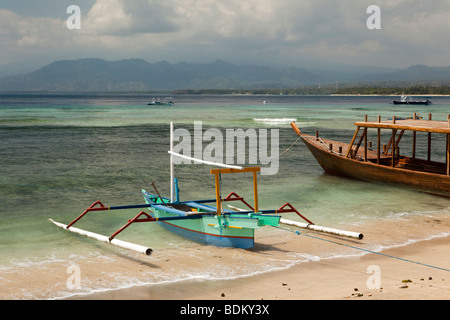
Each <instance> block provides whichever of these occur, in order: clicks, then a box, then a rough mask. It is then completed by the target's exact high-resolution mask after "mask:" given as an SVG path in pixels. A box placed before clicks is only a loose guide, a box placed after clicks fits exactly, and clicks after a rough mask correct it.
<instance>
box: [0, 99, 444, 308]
mask: <svg viewBox="0 0 450 320" xmlns="http://www.w3.org/2000/svg"><path fill="white" fill-rule="evenodd" d="M153 97H154V96H152V95H148V94H132V93H124V94H112V93H111V94H109V93H108V94H106V93H104V94H95V93H74V94H72V93H67V94H66V93H54V94H50V93H49V94H41V93H30V94H21V93H17V94H13V93H11V94H1V95H0V283H1V284H2V287H7V288H9V289H8V290H7V291H3V292H4V293H3V296H1V294H0V299H64V298H68V297H73V296H81V297H82V296H88V295H89V294H92V293H96V292H105V291H112V290H117V289H122V288H130V287H138V286H150V287H152V286H154V287H155V288H156V287H158V286H161V285H166V284H168V283H169V284H177V283H181V282H185V281H222V280H227V279H237V278H246V277H251V276H253V275H256V274H262V273H267V272H272V271H277V270H283V269H289V268H291V267H292V266H295V265H298V264H301V263H307V261H311V260H315V261H320V260H321V259H332V258H334V257H341V256H345V255H363V254H367V252H366V251H358V250H354V249H352V250H349V251H347V250H344V249H343V248H342V246H336V247H333V246H332V245H331V246H330V247H328V248H329V249H327V250H325V251H322V252H314V251H308V252H303V251H302V240H301V239H302V236H301V234H300V235H298V233H297V234H296V233H294V232H293V230H292V229H290V228H289V227H286V228H273V227H263V228H261V229H259V230H257V231H256V236H255V243H256V245H255V248H254V249H249V250H243V249H233V248H214V247H210V246H205V245H201V244H196V243H193V242H191V241H189V240H186V239H184V238H180V237H179V236H177V235H174V234H172V233H170V232H168V231H166V230H165V229H163V228H161V226H159V225H158V224H156V223H139V224H134V225H132V226H130V227H129V228H128V229H126V230H125V231H123V232H122V233H121V234H120V235H119V236H118V237H117V238H119V239H122V240H126V241H130V242H133V243H138V244H141V245H146V246H149V247H151V248H152V249H153V250H154V251H153V254H152V255H151V256H144V255H140V254H139V253H135V252H131V251H127V250H125V249H120V248H116V247H112V246H110V245H108V244H103V243H99V242H96V241H95V240H91V239H87V238H85V237H83V236H79V235H74V234H72V233H70V232H67V231H64V230H61V229H59V228H57V227H56V226H55V225H53V224H52V223H51V222H50V221H49V219H53V220H55V221H59V222H61V223H65V224H67V223H69V222H70V221H72V220H73V219H74V218H75V217H77V216H78V215H79V214H81V213H82V212H83V211H84V209H86V208H87V207H88V206H90V205H91V204H92V203H93V202H95V201H97V200H99V201H101V202H102V203H103V204H104V205H105V206H118V205H130V204H142V203H144V200H143V197H142V194H141V189H146V190H147V191H154V189H153V186H152V183H154V185H155V186H156V188H157V190H158V192H159V193H160V194H161V195H163V196H169V190H170V188H169V185H170V155H169V154H168V152H167V151H168V150H169V148H170V141H169V140H170V123H171V122H172V123H173V125H174V128H175V129H180V130H184V131H183V132H188V133H190V134H192V137H193V139H194V138H195V137H194V131H195V124H196V123H197V124H198V123H201V125H202V130H203V131H202V132H206V131H207V130H209V129H213V131H211V132H221V133H223V135H224V136H225V135H226V132H227V130H230V129H232V130H237V129H243V130H248V129H255V130H256V132H261V131H260V130H266V132H269V133H271V134H273V133H274V132H276V133H277V134H278V137H279V141H278V150H276V152H275V154H271V156H273V157H277V158H278V167H277V171H276V172H275V173H274V174H271V175H260V176H259V177H258V184H259V185H258V193H259V207H260V208H262V209H277V208H279V207H280V206H282V205H283V204H285V203H287V202H289V203H291V204H292V205H293V206H294V207H295V208H297V209H298V210H299V211H300V212H301V213H302V214H303V215H304V216H306V217H307V218H308V219H310V220H312V221H313V222H314V223H315V224H318V225H324V226H329V227H334V228H342V229H351V230H353V231H358V229H359V228H365V227H366V226H367V225H370V224H372V223H374V224H377V223H382V224H389V222H398V221H401V222H402V223H404V224H405V225H408V224H409V221H412V220H414V219H416V218H423V217H428V218H430V219H432V218H433V217H439V216H441V215H448V213H449V212H450V201H449V199H448V198H445V197H439V196H436V195H431V194H427V193H423V192H418V191H415V190H410V189H407V188H402V187H398V186H395V185H387V184H381V183H369V182H364V181H358V180H352V179H347V178H343V177H337V176H331V175H328V174H326V173H324V172H323V170H322V168H321V167H320V165H319V164H318V163H317V162H316V160H315V159H314V158H313V156H312V155H311V153H310V152H309V151H308V149H307V148H306V147H305V145H303V143H302V142H301V141H298V139H297V138H298V137H297V135H296V134H295V132H294V131H293V130H292V129H291V126H290V122H292V121H295V122H296V123H297V125H298V126H299V128H300V129H301V130H302V131H303V132H305V133H309V134H312V135H314V134H315V132H316V131H319V135H320V136H321V137H326V138H330V139H333V140H337V141H348V142H350V140H351V138H352V136H353V133H354V130H355V127H354V122H355V121H361V120H363V119H364V116H365V115H368V117H369V120H370V119H373V120H375V119H376V118H377V116H378V115H380V116H381V117H382V119H387V118H390V117H392V116H394V115H395V116H396V117H408V116H411V115H412V113H413V112H416V113H419V114H420V115H422V116H423V117H424V118H427V117H428V114H429V113H432V114H433V119H436V120H446V119H447V114H448V113H449V111H450V97H445V96H437V97H431V100H432V104H431V105H428V106H420V105H418V106H408V105H393V104H392V100H393V99H395V98H399V97H393V96H337V95H326V96H309V95H302V96H300V95H299V96H290V95H279V96H278V95H270V96H268V95H173V96H172V98H173V101H174V102H175V104H174V105H173V106H149V105H147V102H148V101H151V99H152V98H153ZM157 97H159V98H164V96H157ZM197 138H198V137H197ZM201 139H202V141H201V143H202V148H203V149H204V148H205V147H207V146H208V145H209V144H210V143H211V142H210V141H208V139H206V138H205V137H201ZM423 139H425V137H423ZM435 139H437V138H434V137H433V146H435V145H438V144H439V143H440V142H438V141H437V140H435ZM192 141H193V143H194V140H192ZM424 141H425V140H424ZM435 141H436V142H435ZM435 143H436V144H435ZM401 148H404V149H405V150H407V149H408V145H407V144H406V145H405V146H404V147H403V146H401ZM192 150H194V149H192ZM444 150H445V149H444ZM270 151H271V150H270V149H269V153H270ZM419 152H422V153H424V152H426V147H425V148H424V149H423V150H421V151H419ZM189 156H194V152H193V151H192V154H190V155H189ZM432 159H436V160H437V161H442V159H444V160H445V151H444V152H443V151H442V148H439V147H437V148H433V153H432ZM246 160H248V162H250V160H249V157H248V156H247V158H246ZM239 165H242V164H239ZM243 165H244V166H253V165H255V164H251V163H244V164H243ZM256 165H261V166H262V167H264V166H267V162H266V163H257V164H256ZM210 169H211V167H210V166H208V165H204V164H197V163H195V164H194V163H193V164H179V165H175V167H174V172H175V177H177V178H178V181H179V189H180V200H194V199H213V198H214V197H215V194H214V179H213V176H212V175H211V174H210ZM221 183H222V192H223V193H222V196H225V195H226V194H228V193H229V192H232V191H234V192H236V193H238V194H239V195H242V196H244V197H245V198H246V199H247V200H249V202H252V201H253V200H252V199H253V198H252V197H253V190H252V182H251V176H245V175H244V176H233V175H229V176H226V177H223V182H221ZM139 211H140V209H127V210H121V211H119V210H117V211H110V212H90V213H88V214H87V215H86V216H85V217H83V219H81V220H80V221H79V222H78V223H77V224H76V225H75V226H76V227H78V228H82V229H85V230H89V231H92V232H96V233H99V234H104V235H111V234H112V233H113V232H114V231H116V230H117V229H119V228H120V227H121V226H123V225H124V224H125V223H126V222H127V221H128V219H131V218H133V217H134V216H135V215H136V214H137V213H139ZM284 217H285V218H288V219H291V220H301V219H300V218H299V217H298V216H296V215H295V214H292V213H289V214H286V215H285V216H284ZM285 234H286V238H283V237H284V235H285ZM449 234H450V230H446V229H445V228H444V229H442V228H441V229H439V228H435V229H434V228H423V227H421V228H417V229H416V230H415V231H414V232H412V233H410V232H407V233H405V232H399V233H392V234H390V235H384V236H383V237H380V238H377V237H372V238H370V237H369V238H367V237H366V238H365V240H364V242H363V243H356V244H355V243H353V245H356V246H358V245H360V246H361V247H364V248H365V249H368V250H375V251H382V250H384V249H386V248H389V247H392V246H402V245H406V244H409V243H411V242H414V241H422V240H426V239H431V238H439V237H447V236H448V235H449ZM317 241H319V242H320V240H317ZM288 242H289V248H290V249H291V248H295V249H293V251H290V250H278V248H279V247H280V246H281V247H282V246H283V245H286V243H288ZM292 242H295V243H296V244H295V246H294V247H292ZM127 264H129V266H128V267H127ZM136 264H138V265H139V272H137V273H135V272H130V270H134V269H135V267H136ZM118 265H120V266H121V268H119V267H118ZM71 266H78V267H79V271H80V272H81V273H80V276H79V279H78V280H79V281H78V282H74V283H75V284H77V285H72V286H71V285H69V280H70V279H69V278H70V277H72V276H74V274H72V273H71V272H70V270H72V269H70V267H71ZM122 266H123V268H122ZM92 268H94V269H95V268H97V269H99V270H101V269H104V271H98V273H93V271H92V270H91V269H92ZM88 269H89V270H88ZM108 270H110V271H108ZM0 292H1V290H0Z"/></svg>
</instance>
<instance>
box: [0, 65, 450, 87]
mask: <svg viewBox="0 0 450 320" xmlns="http://www.w3.org/2000/svg"><path fill="white" fill-rule="evenodd" d="M358 70H359V71H358ZM336 82H339V86H341V85H346V86H349V85H356V84H358V85H361V84H370V85H374V84H375V85H386V84H390V85H395V86H408V85H417V84H420V85H424V84H427V85H446V84H450V67H428V66H424V65H416V66H411V67H409V68H407V69H404V70H397V69H395V70H382V71H380V70H378V71H377V70H374V69H368V68H359V69H358V68H347V69H346V70H341V71H336V70H332V71H331V70H328V71H327V70H320V71H319V70H309V71H308V70H305V69H302V68H297V67H291V68H286V69H283V70H275V69H273V68H270V67H266V66H256V65H243V66H239V65H234V64H231V63H228V62H225V61H222V60H216V61H214V62H212V63H204V64H196V63H187V62H180V63H177V64H171V63H169V62H166V61H161V62H156V63H150V62H147V61H145V60H143V59H127V60H119V61H106V60H102V59H96V58H92V59H79V60H60V61H55V62H53V63H50V64H49V65H46V66H44V67H42V68H40V69H38V70H36V71H34V72H31V73H27V74H22V75H13V76H7V77H4V78H0V91H2V92H8V91H38V92H39V91H42V92H87V91H91V92H114V91H116V92H117V91H122V92H126V91H172V90H178V89H193V90H195V89H268V88H270V89H277V88H278V89H282V88H295V87H308V86H310V87H317V86H318V84H319V83H321V85H322V86H325V85H329V86H334V85H335V83H336Z"/></svg>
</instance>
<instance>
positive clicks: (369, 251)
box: [280, 228, 450, 272]
mask: <svg viewBox="0 0 450 320" xmlns="http://www.w3.org/2000/svg"><path fill="white" fill-rule="evenodd" d="M280 229H282V230H285V231H290V232H293V233H295V234H298V235H304V236H307V237H310V238H314V239H318V240H322V241H326V242H330V243H334V244H337V245H341V246H344V247H349V248H352V249H357V250H361V251H365V252H368V253H374V254H378V255H380V256H384V257H388V258H392V259H397V260H401V261H404V262H410V263H415V264H418V265H421V266H425V267H429V268H434V269H439V270H442V271H447V272H450V269H445V268H441V267H437V266H433V265H430V264H426V263H422V262H418V261H413V260H408V259H404V258H400V257H396V256H392V255H389V254H385V253H381V252H376V251H373V250H369V249H365V248H360V247H356V246H352V245H348V244H344V243H340V242H337V241H333V240H329V239H323V238H320V237H317V236H313V235H310V234H306V233H301V232H299V231H292V230H288V229H284V228H280Z"/></svg>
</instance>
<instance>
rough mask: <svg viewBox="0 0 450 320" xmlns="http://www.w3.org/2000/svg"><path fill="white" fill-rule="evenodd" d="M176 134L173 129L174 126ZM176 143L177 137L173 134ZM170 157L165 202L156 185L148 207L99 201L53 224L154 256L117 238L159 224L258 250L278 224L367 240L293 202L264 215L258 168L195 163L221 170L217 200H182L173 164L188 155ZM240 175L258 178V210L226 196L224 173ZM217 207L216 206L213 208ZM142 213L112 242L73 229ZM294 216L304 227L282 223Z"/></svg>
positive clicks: (217, 178)
mask: <svg viewBox="0 0 450 320" xmlns="http://www.w3.org/2000/svg"><path fill="white" fill-rule="evenodd" d="M171 133H172V125H171ZM171 141H173V140H172V134H171ZM169 153H170V154H171V187H170V189H171V195H170V198H169V197H162V196H161V195H160V194H159V192H158V190H157V189H156V187H155V185H154V184H153V183H152V185H153V187H154V188H155V192H156V194H152V193H149V192H147V191H145V190H142V194H143V196H144V200H145V204H132V205H122V206H111V207H108V206H105V205H103V203H101V202H100V201H96V202H94V203H93V204H92V205H91V206H89V207H88V208H87V209H86V210H85V211H84V212H83V213H82V214H81V215H79V216H78V217H77V218H75V219H74V220H73V221H72V222H70V223H69V224H67V225H65V224H62V223H59V222H56V221H53V220H51V219H50V220H51V222H53V223H54V224H55V225H57V226H58V227H61V228H63V229H65V230H68V231H71V232H74V233H78V234H81V235H85V236H88V237H90V238H93V239H96V240H99V241H103V242H107V243H109V244H112V245H116V246H119V247H122V248H126V249H130V250H134V251H138V252H141V253H145V254H147V255H150V254H151V253H152V251H153V250H152V249H151V248H148V247H145V246H142V245H137V244H133V243H129V242H126V241H122V240H118V239H116V238H115V237H116V236H117V235H118V234H119V233H121V232H122V231H123V230H125V229H126V228H127V227H129V226H130V225H131V224H133V223H138V222H157V223H159V224H160V225H161V226H162V227H164V228H166V229H168V230H170V231H172V232H174V233H176V234H178V235H180V236H182V237H185V238H188V239H190V240H193V241H196V242H200V243H203V244H207V245H213V246H217V247H235V248H243V249H247V248H251V247H253V246H254V237H255V230H257V229H259V228H261V227H264V226H272V227H278V226H279V224H280V223H281V224H285V225H290V226H293V227H297V228H303V229H309V230H313V231H318V232H324V233H329V234H333V235H338V236H343V237H350V238H354V239H359V240H360V239H362V238H363V235H362V234H361V233H358V232H352V231H345V230H339V229H334V228H327V227H323V226H318V225H315V224H314V223H313V222H312V221H310V220H309V219H307V218H306V217H304V216H303V215H302V214H301V213H300V212H299V211H298V210H297V209H295V208H294V206H292V205H291V204H290V203H285V204H284V205H282V206H281V207H279V208H278V209H268V210H261V209H259V207H258V189H257V173H258V172H260V168H259V167H245V168H242V167H237V166H230V165H225V164H218V163H208V162H207V161H203V160H200V159H194V158H192V159H194V160H195V161H197V162H203V163H205V164H210V165H215V166H218V167H219V168H214V169H211V170H210V173H211V174H213V175H214V180H215V195H216V198H215V199H203V200H188V201H180V199H179V192H178V183H177V182H178V180H177V179H176V178H173V162H172V156H181V157H185V156H183V155H179V154H176V153H174V152H172V146H171V150H170V151H169ZM235 173H252V176H253V194H254V201H253V205H251V204H249V203H248V202H247V201H246V200H244V198H243V197H240V196H238V195H237V194H236V193H235V192H231V193H230V194H229V195H228V196H226V197H225V198H222V197H221V189H220V180H221V176H222V175H225V174H235ZM229 201H240V202H242V204H243V205H245V206H246V207H247V208H246V209H239V208H236V207H232V209H224V207H223V203H224V202H229ZM211 203H215V206H213V205H210V204H211ZM135 208H136V209H137V208H144V209H147V210H148V212H145V211H141V212H139V213H138V214H137V215H136V216H135V217H134V218H133V219H130V220H128V222H127V223H126V224H125V225H124V226H123V227H121V228H120V229H118V230H117V231H116V232H115V233H113V234H112V235H111V236H110V237H107V236H103V235H99V234H97V233H93V232H90V231H85V230H82V229H77V228H74V227H73V225H74V224H75V223H76V222H77V221H79V220H80V219H81V218H82V217H84V216H85V215H86V214H87V213H88V212H91V211H106V210H121V209H135ZM288 212H294V213H296V214H297V216H298V217H300V218H301V219H302V220H304V221H305V222H299V221H293V220H287V219H283V218H281V215H280V214H282V213H288Z"/></svg>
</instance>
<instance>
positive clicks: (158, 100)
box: [147, 97, 175, 106]
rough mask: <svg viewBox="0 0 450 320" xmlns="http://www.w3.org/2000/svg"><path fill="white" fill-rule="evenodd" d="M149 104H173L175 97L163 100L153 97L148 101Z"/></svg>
mask: <svg viewBox="0 0 450 320" xmlns="http://www.w3.org/2000/svg"><path fill="white" fill-rule="evenodd" d="M147 104H148V105H149V106H173V105H174V104H175V103H174V102H173V98H169V97H168V98H164V99H163V100H162V101H161V98H153V99H152V101H150V102H149V103H147Z"/></svg>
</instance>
